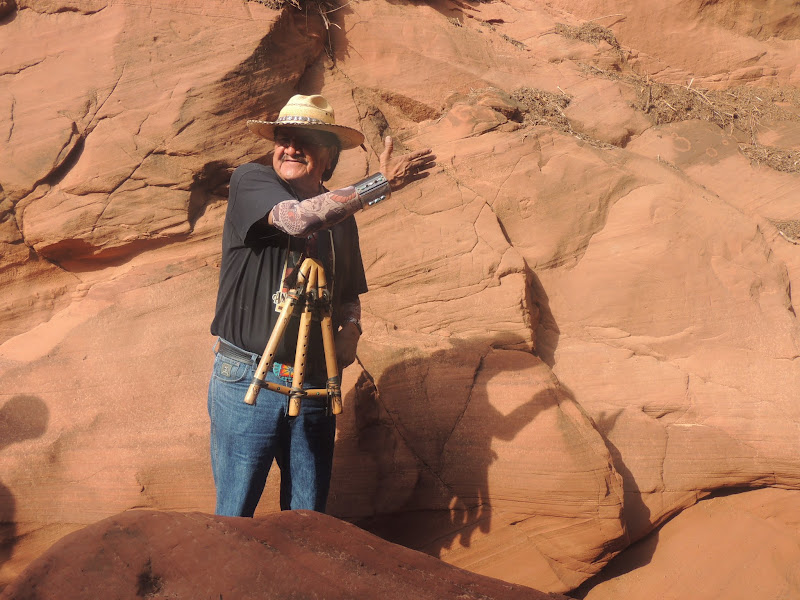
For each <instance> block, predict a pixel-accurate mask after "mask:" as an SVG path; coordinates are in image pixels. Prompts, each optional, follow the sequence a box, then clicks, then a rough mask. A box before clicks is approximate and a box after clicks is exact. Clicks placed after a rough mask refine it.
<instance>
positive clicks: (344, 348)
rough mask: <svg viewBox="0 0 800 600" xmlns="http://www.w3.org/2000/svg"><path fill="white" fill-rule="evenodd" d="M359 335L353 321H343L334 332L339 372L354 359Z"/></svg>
mask: <svg viewBox="0 0 800 600" xmlns="http://www.w3.org/2000/svg"><path fill="white" fill-rule="evenodd" d="M360 337H361V333H360V332H359V331H358V327H356V324H355V323H349V322H348V323H345V324H344V325H343V326H342V328H341V329H340V330H339V331H338V332H337V333H336V336H335V343H336V362H337V363H338V365H339V373H341V372H342V371H343V370H344V368H345V367H349V366H350V365H352V364H353V362H354V361H355V360H356V350H357V349H358V339H359V338H360Z"/></svg>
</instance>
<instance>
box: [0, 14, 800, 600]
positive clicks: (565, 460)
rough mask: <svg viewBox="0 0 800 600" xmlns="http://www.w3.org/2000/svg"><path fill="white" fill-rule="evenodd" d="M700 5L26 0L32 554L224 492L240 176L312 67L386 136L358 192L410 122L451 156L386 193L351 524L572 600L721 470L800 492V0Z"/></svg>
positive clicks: (1, 128)
mask: <svg viewBox="0 0 800 600" xmlns="http://www.w3.org/2000/svg"><path fill="white" fill-rule="evenodd" d="M674 4H675V3H674V2H666V1H662V0H659V1H655V2H651V3H647V4H646V5H645V4H642V3H636V2H631V1H626V0H585V1H582V2H565V1H560V0H550V1H548V2H537V1H534V0H508V1H506V2H489V3H478V2H474V3H473V2H461V1H459V0H435V1H432V2H424V3H423V2H405V1H401V2H397V1H392V2H387V1H385V0H364V1H360V2H349V3H347V4H344V5H342V6H340V7H339V8H337V9H336V10H331V11H330V12H328V13H327V14H326V19H323V18H322V16H321V14H320V9H319V8H317V7H315V5H313V4H310V5H309V6H308V7H306V9H305V10H300V11H297V10H293V9H291V8H285V9H282V10H278V9H271V8H268V7H267V6H265V5H264V4H262V3H259V2H247V1H244V0H214V1H208V2H203V3H196V2H185V1H182V0H170V1H169V2H151V1H149V0H146V1H140V2H128V1H123V0H120V1H117V0H52V1H47V2H45V1H39V2H34V1H32V0H16V1H15V2H14V1H7V2H4V3H0V14H2V15H4V16H2V21H0V32H2V52H0V82H2V85H0V136H1V137H2V139H3V140H4V143H3V144H2V146H0V186H2V191H0V200H1V203H0V244H2V255H1V256H0V285H1V286H2V295H0V304H1V305H2V312H0V416H1V417H0V428H1V429H2V435H0V464H2V469H0V473H1V475H0V521H2V523H3V524H2V527H3V531H2V534H3V540H4V541H3V542H2V546H0V548H1V549H0V581H2V582H7V581H9V580H10V579H11V578H13V577H14V576H15V575H16V574H17V573H18V572H19V571H20V570H21V569H22V568H23V567H24V566H25V565H26V564H27V563H28V562H29V561H30V560H32V559H33V558H34V557H36V556H38V555H39V554H40V553H41V552H42V551H43V550H44V549H46V548H47V547H49V546H50V545H51V544H52V543H53V542H54V541H55V540H57V539H58V538H60V537H61V536H62V535H64V534H65V533H68V532H70V531H73V530H75V529H77V528H80V527H83V526H85V525H88V524H91V523H94V522H96V521H98V520H100V519H103V518H105V517H108V516H110V515H113V514H116V513H118V512H120V511H123V510H125V509H129V508H135V507H136V508H155V509H164V510H177V511H204V512H211V511H213V483H212V480H211V475H210V469H209V464H208V458H207V454H208V450H207V439H208V434H207V428H208V423H207V419H208V418H207V414H206V406H205V393H206V385H207V379H208V374H209V369H210V365H211V362H212V353H211V346H212V343H213V338H212V337H211V335H210V334H209V332H208V326H209V323H210V321H211V318H212V316H213V307H214V300H215V291H216V280H217V276H218V266H219V253H220V250H219V246H220V234H221V228H222V219H223V217H224V211H225V199H226V194H227V190H226V185H227V178H228V177H229V175H230V172H231V170H232V169H233V168H234V167H235V166H236V165H238V164H241V163H242V162H247V161H251V160H261V159H263V158H264V156H265V155H266V154H267V153H268V152H269V150H270V148H269V145H268V144H267V143H266V142H264V141H263V140H260V139H259V138H256V137H255V136H253V135H252V134H250V133H249V132H248V131H247V129H246V128H245V126H244V122H245V120H246V119H247V118H251V117H271V116H274V115H275V114H276V113H277V110H278V109H279V107H280V106H281V105H282V104H283V102H285V100H286V99H287V98H288V97H289V96H290V95H291V94H293V93H296V92H299V93H322V94H324V95H326V96H327V97H328V98H329V100H330V101H331V103H332V104H333V105H334V107H335V108H336V116H337V120H338V122H341V123H344V124H349V125H353V126H357V127H360V128H361V129H362V130H363V131H364V132H365V134H366V135H367V140H368V143H367V148H366V151H362V150H360V149H357V150H352V151H349V152H347V153H345V154H344V155H343V157H342V161H341V163H340V167H339V169H338V171H337V173H336V176H335V178H334V180H333V181H332V182H331V183H332V184H333V185H336V184H348V183H351V182H352V181H355V180H357V179H360V178H361V177H363V176H364V175H365V174H367V173H369V172H373V171H375V170H376V169H377V156H376V152H377V151H379V149H380V146H381V138H382V136H384V135H386V134H387V133H391V134H392V135H393V136H395V139H396V140H397V142H398V144H397V145H398V146H400V147H401V149H402V148H409V149H415V148H421V147H427V146H431V147H433V148H434V150H435V152H436V154H437V155H438V157H439V166H438V168H437V169H436V171H435V173H434V174H433V175H432V176H431V177H429V178H427V179H425V180H423V181H420V182H418V183H415V184H413V185H412V186H409V187H408V188H407V189H405V190H403V191H402V192H400V193H398V194H396V195H395V196H394V197H393V198H392V200H391V202H389V203H386V204H385V205H380V206H378V207H376V208H375V209H374V210H370V211H368V212H364V213H361V214H359V215H358V223H359V228H360V231H361V239H362V243H361V245H362V250H363V255H364V261H365V266H366V268H367V277H368V280H369V285H370V292H369V293H368V294H367V295H366V296H364V298H363V305H364V312H365V317H364V326H365V334H364V337H363V338H362V342H361V345H360V347H359V361H358V363H357V364H356V365H355V366H353V367H351V368H349V369H348V370H347V371H346V372H345V374H344V386H345V411H346V412H345V413H344V415H343V416H342V417H341V418H340V419H339V424H338V434H337V435H338V441H337V455H336V463H335V473H334V482H333V490H332V494H331V501H330V512H331V513H332V514H333V515H335V516H339V517H342V518H345V519H349V520H354V521H356V522H358V523H361V524H362V525H364V526H366V527H369V528H370V529H371V530H373V531H376V532H378V533H380V534H381V535H383V536H385V537H386V538H388V539H390V540H393V541H398V542H401V543H403V544H406V545H409V546H411V547H413V548H417V549H422V550H424V551H426V552H429V553H431V554H434V555H437V556H441V557H442V558H443V559H444V560H446V561H447V562H450V563H451V564H454V565H457V566H461V567H464V568H467V569H470V570H473V571H475V572H478V573H481V574H487V575H491V576H495V577H499V578H502V579H505V580H507V581H512V582H516V583H521V584H524V585H529V586H532V587H535V588H537V589H543V590H546V591H547V590H552V591H566V590H570V589H573V588H575V587H577V586H579V585H580V584H581V583H583V582H584V581H586V580H587V579H588V578H590V577H591V576H593V575H594V574H596V573H597V572H599V571H600V569H602V567H603V566H604V565H606V564H607V563H608V561H610V560H611V559H612V558H613V557H614V556H615V555H616V554H617V553H619V552H621V551H623V550H624V549H625V548H627V547H628V546H630V545H631V544H632V543H634V542H635V541H637V540H639V539H642V538H644V537H645V536H647V535H648V534H649V533H650V532H652V531H654V530H655V529H656V528H657V527H659V526H660V525H661V524H662V523H664V522H665V521H666V520H667V519H669V518H670V517H672V516H674V515H677V514H679V513H681V511H683V510H684V509H687V508H688V507H690V506H692V505H694V504H695V503H696V502H697V501H698V500H700V499H702V498H703V497H705V496H707V495H709V494H711V493H713V492H715V491H718V490H728V489H748V488H760V487H773V488H782V489H784V490H788V492H787V493H791V491H792V490H796V489H797V488H798V486H799V485H800V477H799V475H800V463H799V462H798V458H797V457H798V455H800V452H798V451H799V450H800V434H799V433H798V422H800V414H798V411H800V409H799V408H798V405H797V402H796V398H797V392H798V390H800V360H798V356H800V351H799V350H798V345H799V344H800V327H799V326H798V319H797V315H796V309H797V301H796V299H794V300H793V298H792V290H793V289H794V290H797V289H798V288H800V246H798V245H797V244H796V241H797V240H796V239H795V238H796V236H797V235H798V230H797V224H798V222H799V221H800V209H799V208H798V200H799V199H800V175H798V168H797V166H798V164H800V154H798V153H799V152H800V101H798V93H797V88H798V84H799V83H800V67H798V65H800V60H798V57H800V41H799V40H798V36H799V34H798V23H797V19H796V15H795V13H794V12H793V6H794V5H793V3H792V2H789V1H788V0H786V1H779V0H771V1H766V0H765V1H764V2H759V3H757V4H758V10H755V9H753V11H752V12H751V13H747V14H743V13H742V11H746V10H747V9H745V8H743V7H742V6H741V4H740V3H734V2H717V3H712V4H710V5H707V3H701V2H696V1H689V0H686V1H685V2H682V3H681V6H680V10H676V8H675V6H674ZM794 8H795V9H796V7H794ZM323 10H325V9H323ZM326 20H327V21H328V25H327V26H326ZM776 167H777V168H776ZM779 169H780V170H779ZM276 479H277V474H276V476H273V477H271V478H270V482H269V483H268V489H267V493H266V494H265V498H264V500H263V501H262V505H261V507H260V510H261V511H262V512H271V511H274V510H276V507H277V506H276V505H277V503H276V501H275V498H276V489H277V487H276ZM787 518H788V517H787ZM795 581H796V579H795ZM594 593H595V594H599V593H600V587H599V586H598V589H597V591H595V592H594ZM598 597H600V596H598Z"/></svg>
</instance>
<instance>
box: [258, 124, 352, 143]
mask: <svg viewBox="0 0 800 600" xmlns="http://www.w3.org/2000/svg"><path fill="white" fill-rule="evenodd" d="M276 127H298V128H300V129H306V130H308V129H311V130H314V131H326V132H328V133H332V134H333V135H335V136H336V137H337V138H338V139H339V142H340V143H341V145H342V150H350V149H351V148H358V147H359V146H360V145H361V144H363V143H364V134H362V133H361V132H360V131H358V130H356V129H353V128H352V127H346V126H345V125H327V124H325V123H280V122H277V121H257V120H250V121H248V122H247V128H248V129H249V130H250V131H252V132H253V133H255V134H256V135H260V136H261V137H263V138H266V139H268V140H270V141H273V142H274V141H275V128H276Z"/></svg>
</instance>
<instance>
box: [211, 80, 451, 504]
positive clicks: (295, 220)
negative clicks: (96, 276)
mask: <svg viewBox="0 0 800 600" xmlns="http://www.w3.org/2000/svg"><path fill="white" fill-rule="evenodd" d="M247 126H248V127H249V128H250V130H251V131H253V132H254V133H256V134H258V135H260V136H262V137H265V138H267V139H268V140H272V141H273V142H274V143H275V148H274V152H273V158H272V166H271V167H268V166H264V165H261V164H258V163H249V164H246V165H242V166H240V167H239V168H237V169H236V171H234V173H233V176H232V177H231V182H230V195H229V198H228V208H227V213H226V216H225V226H224V229H223V233H222V266H221V270H220V276H219V291H218V294H217V306H216V314H215V317H214V321H213V322H212V324H211V333H213V334H214V335H217V336H219V341H218V343H217V345H216V346H215V352H216V358H215V361H214V371H213V374H212V376H211V382H210V384H209V390H208V412H209V416H210V418H211V464H212V469H213V473H214V483H215V486H216V490H217V508H216V512H217V514H219V515H228V516H252V515H253V512H254V511H255V508H256V505H257V504H258V501H259V500H260V498H261V494H262V492H263V490H264V485H265V483H266V479H267V474H268V473H269V469H270V466H271V464H272V461H273V459H275V461H276V462H277V464H278V467H279V468H280V470H281V494H280V496H281V498H280V504H281V509H283V510H286V509H310V510H317V511H324V510H325V504H326V501H327V497H328V489H329V486H330V478H331V467H332V464H333V441H334V435H335V431H336V421H335V418H336V417H335V416H334V415H332V414H331V411H330V410H329V407H328V406H327V402H328V401H327V400H326V399H315V398H310V397H309V398H305V399H304V400H303V402H302V408H301V412H300V414H299V415H298V416H296V417H290V416H288V414H287V402H288V400H287V396H285V395H283V394H280V393H277V392H273V391H270V390H268V389H262V390H261V392H260V394H259V396H258V400H257V402H256V404H255V405H250V404H246V403H245V402H244V397H245V395H246V393H247V389H248V387H249V385H250V383H251V381H252V380H253V377H254V374H255V370H256V367H257V366H258V362H259V359H260V357H259V354H261V353H262V352H263V351H264V349H265V347H266V345H267V341H268V339H269V337H270V334H271V332H272V330H273V327H274V325H275V322H276V321H277V317H278V312H277V310H278V309H277V306H279V305H282V302H283V301H284V300H285V297H286V296H285V294H286V292H287V290H289V289H292V288H293V287H294V286H295V284H296V277H297V268H298V267H299V264H300V262H301V261H302V260H303V259H304V258H306V257H311V258H315V259H317V260H318V261H319V262H320V263H321V264H322V265H323V266H324V268H325V272H326V275H327V280H328V286H329V289H330V288H332V290H331V295H332V305H333V325H334V331H335V332H336V334H335V340H336V344H335V345H336V358H337V362H338V364H339V369H340V371H341V369H343V368H344V367H346V366H348V365H349V364H351V363H352V362H353V361H354V360H355V356H356V346H357V344H358V339H359V336H360V335H361V323H360V318H361V304H360V301H359V294H363V293H364V292H366V291H367V285H366V278H365V276H364V267H363V265H362V263H361V253H360V249H359V241H358V229H357V227H356V222H355V219H354V218H353V214H354V213H355V212H356V211H358V210H361V209H362V208H365V207H367V206H369V205H370V204H372V203H374V202H377V201H378V200H381V199H384V198H387V197H388V196H389V194H390V193H391V190H392V189H395V190H396V189H399V188H401V187H402V186H403V185H405V184H406V183H408V182H409V181H411V180H413V179H414V178H416V177H419V176H424V175H425V174H426V173H425V171H426V170H427V169H429V168H430V167H432V166H433V165H434V160H435V156H433V154H432V153H431V151H430V149H426V150H421V151H418V152H413V153H410V154H406V155H404V156H401V157H399V158H393V157H392V141H391V138H388V137H387V138H386V141H385V143H386V146H385V149H384V151H383V153H382V154H381V157H380V164H381V172H380V173H377V174H375V175H373V176H371V177H368V178H367V179H365V180H363V181H361V182H359V183H357V184H354V185H352V186H349V187H345V188H343V189H338V190H335V191H328V190H326V189H325V187H324V186H323V182H325V181H327V180H328V179H330V177H331V175H332V174H333V171H334V169H335V168H336V164H337V162H338V160H339V152H340V151H341V150H347V149H351V148H356V147H358V146H359V145H361V144H362V143H363V140H364V136H363V135H362V134H361V133H360V132H358V131H356V130H355V129H352V128H350V127H345V126H342V125H337V124H336V122H335V119H334V112H333V109H332V107H331V106H330V105H329V104H328V102H327V100H325V98H323V97H322V96H299V95H298V96H294V97H292V98H291V99H290V100H289V102H288V103H287V104H286V106H284V107H283V109H281V111H280V114H279V116H278V119H277V120H276V121H248V122H247ZM316 329H317V328H312V330H311V336H310V337H309V342H308V346H309V349H308V353H307V359H306V369H305V382H304V386H305V387H307V388H308V387H310V388H317V389H318V388H324V387H325V382H326V380H327V373H326V368H325V359H324V352H323V343H322V337H321V332H319V331H316ZM297 332H298V319H296V318H293V319H291V321H290V324H289V326H288V327H287V330H286V332H285V334H284V335H283V336H282V338H281V344H280V345H279V346H278V349H277V351H276V354H275V364H274V367H273V370H272V372H270V373H268V374H267V376H266V380H267V381H271V382H273V383H278V384H282V385H291V381H292V364H293V362H294V357H295V346H296V343H297Z"/></svg>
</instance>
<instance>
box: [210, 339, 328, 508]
mask: <svg viewBox="0 0 800 600" xmlns="http://www.w3.org/2000/svg"><path fill="white" fill-rule="evenodd" d="M256 367H257V365H256V364H253V363H246V362H240V361H238V360H235V359H232V358H229V357H226V356H223V355H221V354H217V356H216V359H215V360H214V371H213V374H212V376H211V382H210V383H209V386H208V414H209V416H210V417H211V468H212V471H213V473H214V485H215V486H216V489H217V508H216V514H218V515H224V516H231V517H252V516H253V513H254V512H255V509H256V505H257V504H258V501H259V500H260V499H261V494H262V493H263V491H264V485H265V484H266V481H267V474H268V473H269V469H270V466H272V460H273V459H275V461H276V462H277V463H278V467H279V468H280V470H281V498H280V506H281V510H288V509H293V510H294V509H308V510H316V511H319V512H324V511H325V504H326V502H327V499H328V490H329V488H330V481H331V468H332V466H333V440H334V437H335V434H336V417H335V416H333V415H329V414H328V410H327V400H326V399H325V398H321V399H317V398H313V399H312V398H303V401H302V408H301V411H300V414H299V415H298V416H296V417H289V416H287V415H286V410H287V407H288V396H285V395H283V394H280V393H278V392H272V391H270V390H268V389H264V388H262V389H261V391H260V392H259V394H258V399H257V400H256V404H255V405H253V406H251V405H249V404H246V403H245V402H244V397H245V394H246V393H247V389H248V387H250V383H251V381H252V379H253V376H254V374H255V369H256ZM265 379H266V380H267V381H272V382H275V383H280V384H282V385H289V386H291V382H288V383H287V380H286V379H284V378H281V377H278V376H277V375H275V374H274V373H272V372H270V373H268V374H267V376H266V378H265ZM312 383H313V382H308V383H306V384H304V387H306V388H309V387H314V388H320V387H325V386H324V384H322V385H319V382H316V383H317V384H316V385H312Z"/></svg>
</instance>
